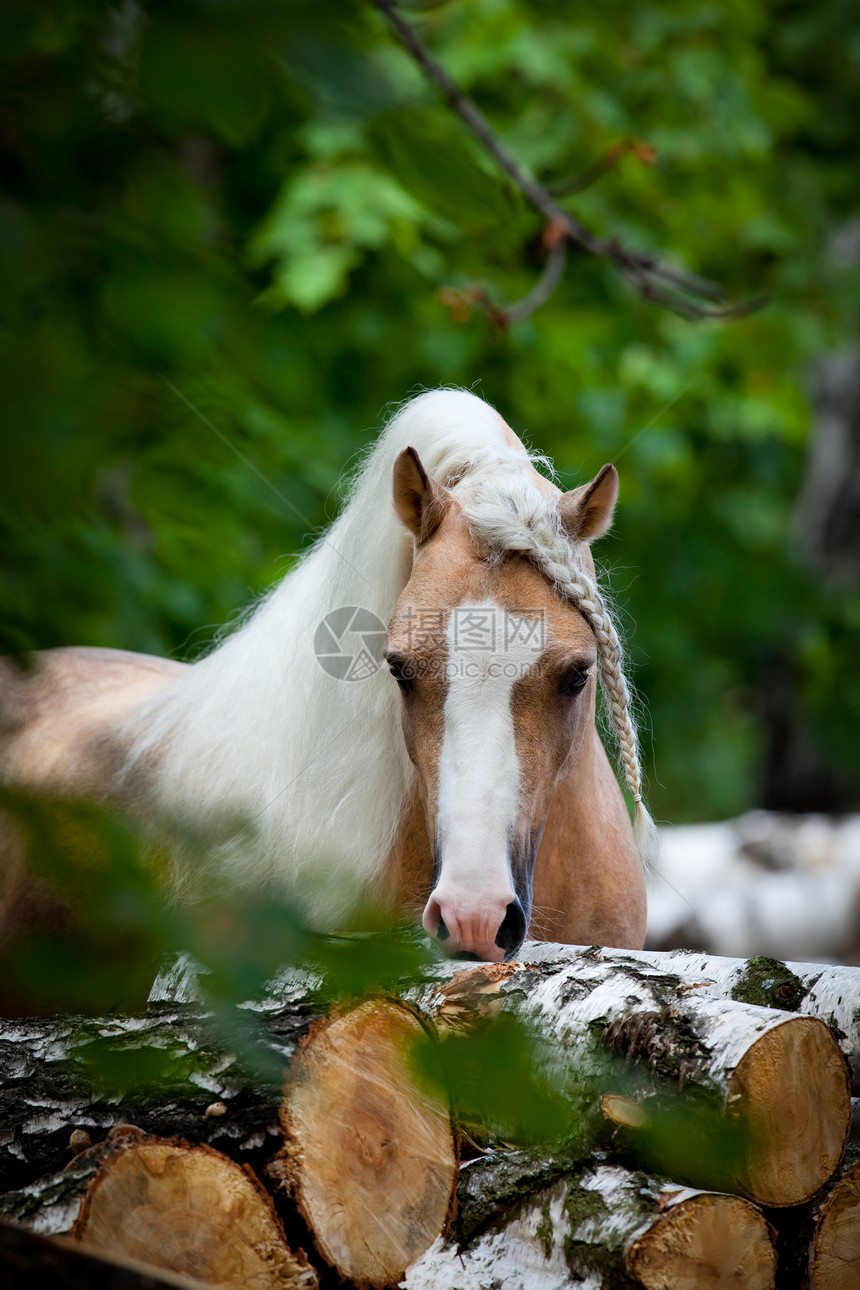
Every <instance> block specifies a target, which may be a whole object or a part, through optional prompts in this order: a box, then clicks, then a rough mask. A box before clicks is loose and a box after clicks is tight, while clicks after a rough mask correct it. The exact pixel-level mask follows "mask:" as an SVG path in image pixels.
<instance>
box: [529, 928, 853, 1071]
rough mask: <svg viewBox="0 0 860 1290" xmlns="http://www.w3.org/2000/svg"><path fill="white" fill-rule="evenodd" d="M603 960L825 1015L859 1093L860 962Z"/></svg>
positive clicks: (547, 952) (689, 985)
mask: <svg viewBox="0 0 860 1290" xmlns="http://www.w3.org/2000/svg"><path fill="white" fill-rule="evenodd" d="M583 949H584V947H578V946H572V945H551V944H538V943H535V942H532V943H531V944H529V945H527V946H525V947H524V949H523V952H522V953H521V954H520V956H519V957H520V959H521V961H523V962H526V963H561V962H565V961H567V960H573V961H576V959H577V958H578V956H579V955H581V954H582V953H583ZM603 959H604V962H607V963H613V964H615V965H616V967H617V968H618V969H619V970H621V971H623V970H626V969H627V968H628V967H629V966H630V965H632V966H633V968H634V969H635V970H636V971H640V970H642V969H645V970H650V971H656V972H658V973H661V974H667V975H672V976H676V977H678V979H679V985H683V987H684V988H685V989H688V990H695V993H696V994H697V995H699V997H700V998H711V999H734V1000H735V1001H736V1002H739V1003H753V1004H757V1005H758V1006H760V1007H764V1008H776V1009H777V1010H778V1011H780V1012H796V1013H799V1014H800V1015H801V1016H808V1017H820V1018H821V1020H822V1021H824V1022H826V1023H827V1025H828V1026H830V1028H831V1029H832V1031H833V1033H834V1035H835V1036H836V1039H837V1040H838V1042H839V1046H840V1048H841V1049H842V1051H843V1053H844V1054H845V1058H846V1061H847V1062H848V1068H849V1071H850V1073H851V1088H852V1092H854V1093H855V1094H860V968H856V967H842V966H836V965H832V964H828V963H795V962H793V961H790V962H786V963H784V962H782V961H781V960H780V959H773V958H766V957H764V956H759V957H756V958H751V959H731V958H720V957H718V956H716V955H712V954H698V953H695V952H693V951H689V950H669V951H664V952H658V951H656V950H604V951H603Z"/></svg>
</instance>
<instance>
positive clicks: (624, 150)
mask: <svg viewBox="0 0 860 1290" xmlns="http://www.w3.org/2000/svg"><path fill="white" fill-rule="evenodd" d="M631 152H632V153H633V155H634V156H636V157H638V158H639V160H640V161H644V162H646V164H647V165H649V166H650V165H653V163H654V162H655V161H656V159H657V150H656V148H653V147H652V146H651V144H646V143H641V142H640V141H639V140H638V139H622V141H621V143H616V144H615V146H614V147H613V148H610V149H609V151H608V152H607V153H606V155H605V156H603V157H600V158H599V159H598V160H597V161H595V162H593V163H592V164H591V165H590V166H586V168H585V170H581V171H580V172H579V173H578V174H576V175H571V177H570V178H569V179H564V180H562V181H561V183H558V184H553V185H552V187H551V188H550V190H549V191H550V192H551V193H552V195H553V197H571V196H572V195H573V194H574V193H581V192H582V190H583V189H584V188H590V187H591V185H592V184H596V183H597V181H598V179H601V178H602V177H603V176H604V175H605V174H607V173H608V172H609V171H610V170H614V169H615V167H616V166H617V165H618V163H619V161H620V160H621V158H622V157H626V156H627V154H628V153H631Z"/></svg>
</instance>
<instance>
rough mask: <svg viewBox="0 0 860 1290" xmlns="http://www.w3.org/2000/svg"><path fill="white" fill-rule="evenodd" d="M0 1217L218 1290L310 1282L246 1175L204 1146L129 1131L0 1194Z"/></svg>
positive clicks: (284, 1287) (297, 1286)
mask: <svg viewBox="0 0 860 1290" xmlns="http://www.w3.org/2000/svg"><path fill="white" fill-rule="evenodd" d="M0 1211H2V1213H3V1214H4V1216H6V1217H13V1218H14V1219H15V1221H16V1222H17V1223H18V1224H19V1225H21V1226H22V1227H24V1228H25V1229H27V1230H30V1231H33V1232H35V1233H37V1234H39V1235H46V1234H49V1235H65V1234H68V1235H69V1236H71V1238H72V1239H73V1240H75V1241H79V1242H81V1244H82V1245H83V1246H85V1247H86V1248H87V1250H90V1251H100V1252H102V1253H103V1254H105V1255H107V1256H108V1257H110V1258H120V1259H130V1260H132V1261H133V1262H134V1263H135V1264H138V1265H140V1264H142V1265H150V1266H151V1267H153V1268H159V1269H161V1270H163V1271H167V1272H172V1273H176V1274H178V1275H180V1276H187V1277H191V1278H193V1279H195V1280H197V1281H200V1282H204V1283H208V1284H214V1285H219V1286H221V1287H223V1290H316V1287H317V1285H318V1281H317V1276H316V1273H315V1272H314V1270H313V1268H311V1267H310V1266H309V1264H308V1262H307V1260H306V1258H305V1256H304V1253H303V1252H302V1251H301V1250H299V1251H298V1252H297V1253H296V1254H293V1252H292V1250H291V1249H290V1248H289V1246H288V1244H287V1241H286V1237H285V1235H284V1231H283V1227H282V1225H281V1222H280V1219H279V1218H278V1217H277V1215H276V1213H275V1210H274V1206H273V1204H272V1200H271V1198H270V1196H269V1195H268V1193H267V1192H266V1190H265V1188H264V1187H263V1186H262V1184H261V1183H260V1182H259V1180H258V1179H257V1178H256V1177H255V1175H254V1174H253V1173H252V1172H251V1170H250V1169H248V1168H247V1167H242V1166H241V1165H238V1164H236V1163H235V1161H233V1160H230V1159H229V1158H228V1157H227V1156H225V1155H223V1154H222V1153H221V1152H218V1151H213V1150H212V1148H211V1147H207V1146H205V1145H203V1146H192V1145H191V1144H190V1143H188V1142H182V1141H181V1140H180V1139H176V1138H174V1139H162V1138H153V1137H148V1136H147V1135H145V1134H143V1133H141V1131H140V1130H139V1129H136V1128H132V1127H130V1126H126V1127H125V1128H123V1129H116V1130H114V1131H113V1132H112V1133H111V1134H110V1135H109V1137H108V1139H107V1141H106V1142H104V1143H101V1144H99V1145H98V1146H96V1147H94V1148H91V1149H90V1150H89V1151H87V1152H84V1153H83V1154H82V1155H81V1156H80V1157H78V1158H77V1160H76V1161H74V1162H73V1165H72V1168H71V1169H70V1170H68V1171H65V1172H64V1173H63V1174H60V1175H56V1174H55V1175H53V1176H51V1177H49V1178H48V1179H42V1180H38V1181H37V1182H35V1183H31V1184H30V1186H29V1187H27V1188H26V1189H24V1190H23V1191H22V1192H18V1193H14V1194H11V1195H7V1196H5V1197H2V1198H0Z"/></svg>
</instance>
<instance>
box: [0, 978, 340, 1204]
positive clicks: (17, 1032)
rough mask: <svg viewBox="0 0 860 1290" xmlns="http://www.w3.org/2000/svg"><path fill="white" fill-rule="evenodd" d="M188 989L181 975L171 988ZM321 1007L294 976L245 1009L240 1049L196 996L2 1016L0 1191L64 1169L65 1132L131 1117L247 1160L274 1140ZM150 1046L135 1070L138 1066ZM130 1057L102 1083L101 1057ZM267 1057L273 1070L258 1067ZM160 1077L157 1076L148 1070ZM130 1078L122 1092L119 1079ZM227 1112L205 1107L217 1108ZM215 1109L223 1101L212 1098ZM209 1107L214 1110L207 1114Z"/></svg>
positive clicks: (100, 1131)
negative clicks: (132, 1007)
mask: <svg viewBox="0 0 860 1290" xmlns="http://www.w3.org/2000/svg"><path fill="white" fill-rule="evenodd" d="M183 988H184V987H183V986H182V985H181V983H179V982H177V985H176V991H177V993H178V994H182V992H183ZM322 1012H323V1008H322V1005H321V1004H320V1002H319V998H318V995H317V994H316V993H315V992H314V990H313V988H312V986H311V985H310V984H309V983H308V982H307V981H306V980H303V979H296V981H294V983H293V984H292V986H291V987H290V988H287V989H285V990H284V991H282V993H281V996H280V998H279V999H278V1001H277V1002H274V1001H272V1000H267V1001H266V1003H265V1006H264V1008H263V1010H262V1011H259V1012H254V1011H253V1010H251V1009H243V1010H242V1012H241V1013H240V1014H239V1019H240V1020H241V1021H242V1024H243V1026H244V1040H245V1045H246V1050H245V1051H246V1055H247V1052H248V1051H251V1052H253V1053H254V1055H255V1058H256V1065H255V1066H254V1067H253V1068H251V1067H250V1066H249V1063H248V1061H247V1060H246V1057H245V1058H243V1056H242V1054H241V1053H239V1052H238V1051H237V1045H236V1043H235V1039H234V1037H233V1036H227V1035H225V1034H223V1033H219V1031H218V1029H217V1026H216V1023H215V1019H214V1017H213V1015H212V1013H211V1011H210V1010H209V1009H207V1008H206V1007H205V1006H204V1005H203V1004H202V1003H194V1002H191V1003H183V1002H179V1003H175V1002H171V1001H170V1000H169V999H168V998H161V999H160V1000H159V1001H158V1002H155V1003H153V1004H152V1005H151V1006H150V1007H149V1008H148V1009H147V1011H146V1012H145V1013H143V1014H138V1015H132V1016H126V1017H104V1018H91V1017H73V1016H62V1017H55V1018H47V1017H46V1018H38V1019H19V1020H15V1021H7V1022H3V1023H2V1024H0V1192H4V1191H9V1190H11V1189H12V1188H20V1187H22V1186H25V1185H26V1184H27V1183H28V1182H30V1181H31V1180H33V1179H36V1178H40V1177H42V1176H44V1175H45V1174H49V1173H53V1172H55V1171H56V1170H58V1169H61V1168H62V1167H63V1166H64V1165H65V1164H67V1163H68V1161H69V1159H70V1158H71V1155H72V1151H71V1150H70V1145H69V1144H70V1139H71V1136H72V1134H73V1133H74V1132H75V1131H81V1130H83V1131H86V1132H88V1133H89V1134H90V1136H91V1138H92V1139H93V1141H96V1140H98V1139H100V1138H103V1137H104V1135H105V1134H106V1133H107V1132H108V1131H109V1130H110V1129H112V1128H114V1127H116V1126H117V1125H119V1124H123V1123H128V1122H129V1121H130V1122H132V1123H134V1124H137V1125H138V1126H139V1127H140V1128H142V1129H144V1130H146V1131H147V1132H149V1133H154V1134H157V1135H159V1136H162V1137H174V1136H177V1137H182V1138H185V1139H188V1140H189V1141H192V1142H208V1143H209V1144H210V1145H211V1146H215V1147H217V1148H219V1149H224V1150H225V1151H227V1152H228V1154H230V1155H235V1156H236V1157H237V1158H239V1159H240V1160H246V1161H249V1162H251V1163H253V1164H256V1163H257V1162H258V1161H262V1160H265V1159H267V1158H268V1156H270V1155H271V1154H272V1152H273V1151H275V1150H276V1149H277V1147H278V1145H279V1141H280V1130H279V1126H278V1107H279V1105H280V1102H281V1085H282V1082H283V1079H282V1071H283V1068H284V1067H285V1066H286V1065H287V1064H288V1063H289V1061H290V1059H291V1058H292V1057H293V1056H294V1055H295V1053H296V1052H297V1051H298V1047H299V1044H300V1043H301V1040H302V1039H303V1038H304V1036H305V1035H306V1034H307V1033H308V1030H309V1029H310V1027H311V1025H312V1024H313V1022H314V1021H316V1020H318V1019H319V1017H320V1016H321V1015H322ZM147 1054H149V1060H148V1061H147V1062H145V1066H144V1074H145V1075H146V1077H147V1078H146V1079H141V1078H140V1076H139V1074H138V1069H139V1068H138V1066H137V1065H136V1064H135V1063H136V1062H137V1061H138V1059H140V1058H141V1057H144V1058H145V1057H146V1055H147ZM106 1055H107V1056H108V1058H109V1061H110V1063H113V1064H115V1063H117V1062H118V1061H122V1062H124V1063H126V1064H127V1068H128V1071H127V1077H124V1076H123V1075H122V1073H120V1075H119V1076H118V1077H117V1080H116V1081H114V1080H110V1079H109V1080H107V1081H105V1080H103V1078H102V1076H101V1071H102V1066H103V1063H104V1058H105V1056H106ZM263 1059H265V1060H266V1061H267V1062H268V1065H269V1066H270V1067H271V1077H266V1076H264V1075H261V1073H260V1063H261V1062H262V1061H263ZM153 1066H155V1067H156V1068H157V1069H158V1072H159V1073H158V1074H157V1075H153V1074H152V1067H153ZM124 1079H125V1091H123V1092H118V1091H117V1088H116V1083H117V1082H120V1083H121V1082H123V1080H124ZM219 1103H220V1104H221V1106H223V1107H224V1108H226V1110H225V1111H224V1112H223V1113H222V1114H220V1115H218V1114H212V1113H211V1111H212V1108H213V1106H215V1107H218V1104H219ZM218 1109H220V1107H218ZM207 1112H209V1114H207Z"/></svg>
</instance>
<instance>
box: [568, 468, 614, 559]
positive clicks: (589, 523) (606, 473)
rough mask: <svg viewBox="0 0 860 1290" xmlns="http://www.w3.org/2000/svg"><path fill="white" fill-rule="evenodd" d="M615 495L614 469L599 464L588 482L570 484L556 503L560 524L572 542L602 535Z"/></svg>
mask: <svg viewBox="0 0 860 1290" xmlns="http://www.w3.org/2000/svg"><path fill="white" fill-rule="evenodd" d="M617 499H618V471H617V470H616V469H615V467H614V466H612V465H606V466H603V467H602V469H601V470H600V471H599V472H598V473H597V474H596V475H595V476H594V479H592V481H591V483H590V484H583V485H582V486H581V487H580V488H572V489H571V490H570V492H569V493H565V494H564V495H563V497H562V499H561V501H560V502H559V504H558V509H559V512H560V514H561V522H562V526H563V528H564V530H565V532H566V533H567V536H568V537H569V538H573V539H574V541H576V542H593V541H594V539H595V538H599V537H603V535H604V533H608V532H609V529H610V527H611V525H612V513H613V511H614V510H615V503H616V501H617Z"/></svg>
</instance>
